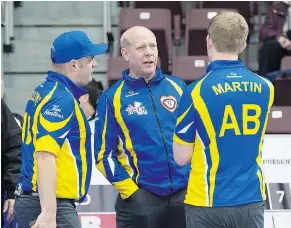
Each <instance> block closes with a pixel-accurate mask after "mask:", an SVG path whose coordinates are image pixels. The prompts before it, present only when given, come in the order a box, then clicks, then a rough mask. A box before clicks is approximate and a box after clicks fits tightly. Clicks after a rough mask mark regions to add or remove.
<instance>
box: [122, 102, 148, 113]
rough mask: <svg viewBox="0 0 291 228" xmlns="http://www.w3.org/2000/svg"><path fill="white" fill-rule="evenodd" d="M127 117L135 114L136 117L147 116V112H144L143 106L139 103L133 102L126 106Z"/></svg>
mask: <svg viewBox="0 0 291 228" xmlns="http://www.w3.org/2000/svg"><path fill="white" fill-rule="evenodd" d="M126 111H127V113H128V115H132V114H137V115H147V114H148V111H147V110H146V108H145V106H143V105H142V103H141V102H137V101H135V102H134V103H133V105H132V104H130V105H128V106H127V108H126Z"/></svg>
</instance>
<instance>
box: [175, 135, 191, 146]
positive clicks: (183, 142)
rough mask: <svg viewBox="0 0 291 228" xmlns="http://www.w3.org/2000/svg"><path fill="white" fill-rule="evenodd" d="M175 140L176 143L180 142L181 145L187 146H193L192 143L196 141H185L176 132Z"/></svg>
mask: <svg viewBox="0 0 291 228" xmlns="http://www.w3.org/2000/svg"><path fill="white" fill-rule="evenodd" d="M173 140H174V141H175V142H176V143H179V144H181V145H186V146H192V145H194V142H193V143H189V142H185V141H183V140H182V139H180V138H179V137H178V136H177V135H176V134H174V136H173Z"/></svg>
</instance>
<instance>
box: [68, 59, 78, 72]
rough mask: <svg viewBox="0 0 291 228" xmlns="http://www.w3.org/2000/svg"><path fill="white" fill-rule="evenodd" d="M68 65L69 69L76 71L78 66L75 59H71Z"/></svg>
mask: <svg viewBox="0 0 291 228" xmlns="http://www.w3.org/2000/svg"><path fill="white" fill-rule="evenodd" d="M69 67H70V69H71V70H72V71H76V70H77V69H78V67H79V65H78V61H77V60H75V59H73V60H71V61H70V62H69Z"/></svg>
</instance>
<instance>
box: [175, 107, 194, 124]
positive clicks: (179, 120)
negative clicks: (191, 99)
mask: <svg viewBox="0 0 291 228" xmlns="http://www.w3.org/2000/svg"><path fill="white" fill-rule="evenodd" d="M192 105H193V103H192V104H191V105H190V106H189V108H187V110H186V111H185V112H184V113H183V114H182V115H181V116H180V117H179V118H178V119H177V124H176V125H178V124H180V123H181V121H182V120H183V119H184V117H185V116H186V115H187V113H188V112H189V110H190V108H191V107H192Z"/></svg>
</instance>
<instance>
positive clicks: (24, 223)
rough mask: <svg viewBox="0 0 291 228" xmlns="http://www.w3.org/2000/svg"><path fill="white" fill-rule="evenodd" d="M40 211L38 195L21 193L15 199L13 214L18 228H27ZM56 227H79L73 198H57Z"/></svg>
mask: <svg viewBox="0 0 291 228" xmlns="http://www.w3.org/2000/svg"><path fill="white" fill-rule="evenodd" d="M40 213H41V207H40V201H39V197H38V196H29V195H22V196H20V197H16V200H15V216H16V221H17V223H18V225H19V228H29V227H30V223H31V222H33V221H35V220H36V219H37V217H38V216H39V214H40ZM57 228H81V223H80V221H79V218H78V214H77V211H76V210H75V204H74V202H73V200H68V199H57Z"/></svg>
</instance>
